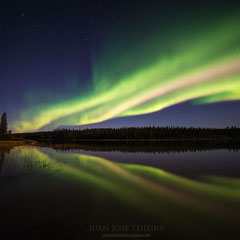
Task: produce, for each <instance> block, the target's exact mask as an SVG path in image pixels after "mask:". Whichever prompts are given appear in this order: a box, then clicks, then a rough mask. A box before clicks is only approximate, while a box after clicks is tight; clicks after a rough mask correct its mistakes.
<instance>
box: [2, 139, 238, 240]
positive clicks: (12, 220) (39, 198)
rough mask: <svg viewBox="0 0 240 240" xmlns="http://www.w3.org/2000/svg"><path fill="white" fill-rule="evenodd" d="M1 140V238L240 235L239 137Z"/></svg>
mask: <svg viewBox="0 0 240 240" xmlns="http://www.w3.org/2000/svg"><path fill="white" fill-rule="evenodd" d="M174 144H175V146H173V144H171V145H169V144H168V143H162V144H160V143H158V144H155V143H128V144H126V143H98V144H96V143H95V144H93V143H89V144H65V145H61V144H48V145H46V144H42V146H18V147H6V146H5V147H4V146H0V183H1V184H0V204H1V208H2V210H1V231H0V239H142V240H143V239H175V238H178V239H213V238H219V239H220V238H223V239H237V238H236V237H237V236H238V234H239V233H240V231H239V230H238V229H239V222H240V214H239V213H240V152H239V151H238V147H237V145H236V144H234V143H231V144H229V143H227V144H222V143H221V142H216V143H213V142H211V143H206V142H201V143H195V144H193V143H191V142H189V143H177V142H176V143H174Z"/></svg>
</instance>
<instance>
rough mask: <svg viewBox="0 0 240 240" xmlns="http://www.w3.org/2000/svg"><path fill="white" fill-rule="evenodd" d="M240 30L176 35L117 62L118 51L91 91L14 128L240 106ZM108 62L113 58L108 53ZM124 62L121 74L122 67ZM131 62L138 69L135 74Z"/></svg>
mask: <svg viewBox="0 0 240 240" xmlns="http://www.w3.org/2000/svg"><path fill="white" fill-rule="evenodd" d="M239 25H240V18H239V17H235V18H232V19H231V20H228V21H225V22H224V23H219V22H218V23H217V24H215V25H214V26H213V25H212V26H207V27H206V28H205V29H202V30H201V29H199V30H198V32H199V34H198V35H196V34H195V33H194V32H193V31H188V32H187V33H186V32H176V33H171V34H172V35H171V36H167V37H165V38H166V39H167V40H169V41H167V43H166V41H165V43H164V44H163V42H162V41H161V38H160V37H155V38H154V37H153V36H151V38H150V39H149V42H148V44H146V42H145V43H144V44H143V46H142V49H141V54H140V55H139V56H138V55H136V54H135V55H134V54H132V52H133V50H131V49H126V50H125V52H123V53H121V54H119V51H118V52H116V54H115V55H116V56H114V52H115V51H114V50H113V49H112V50H111V52H112V53H111V54H112V57H111V56H110V57H109V59H108V60H106V61H105V62H104V61H100V60H99V59H98V61H97V60H96V59H95V62H94V64H93V81H92V82H93V86H92V87H91V90H90V91H88V92H86V93H85V94H79V95H81V96H80V97H74V98H70V99H68V100H66V101H61V102H58V103H56V104H51V103H48V104H38V105H35V106H33V107H30V108H27V109H26V110H25V111H23V112H22V113H21V115H20V117H19V119H18V120H17V121H14V122H11V123H10V128H11V129H13V130H14V131H15V132H26V131H35V130H38V129H46V130H47V129H53V128H56V127H59V126H67V125H83V124H91V123H97V122H101V121H104V120H108V119H112V118H117V117H122V116H131V115H139V114H147V113H152V112H155V111H159V110H161V109H164V108H166V107H169V106H172V105H175V104H178V103H181V102H185V101H189V100H193V103H197V104H198V103H201V104H203V103H212V102H218V101H231V100H239V99H240V31H239ZM168 37H169V39H168ZM153 38H154V40H152V39H153ZM166 39H165V40H166ZM175 39H176V40H175ZM158 40H159V43H158V44H159V47H157V48H156V49H152V51H153V52H154V51H155V58H152V59H151V60H149V59H147V57H146V61H145V66H144V67H143V66H142V65H143V64H139V66H136V63H137V62H138V59H137V58H141V59H144V54H145V53H146V52H147V51H148V49H149V48H151V41H154V44H152V45H153V46H155V45H156V42H157V41H158ZM167 47H168V48H167ZM165 48H167V49H165ZM169 48H170V49H171V51H170V52H171V53H168V49H169ZM127 50H129V54H128V51H127ZM124 54H125V55H124ZM102 58H103V59H104V58H108V54H107V50H105V49H103V54H102ZM114 58H115V59H116V61H115V62H114ZM120 62H122V63H123V64H122V65H121V70H119V68H118V67H117V66H118V64H119V63H120ZM131 62H132V63H135V65H134V67H133V68H132V69H131ZM143 62H144V61H143ZM124 66H126V67H127V68H128V69H125V68H124ZM129 68H130V69H131V71H129ZM119 71H120V72H121V73H120V74H119Z"/></svg>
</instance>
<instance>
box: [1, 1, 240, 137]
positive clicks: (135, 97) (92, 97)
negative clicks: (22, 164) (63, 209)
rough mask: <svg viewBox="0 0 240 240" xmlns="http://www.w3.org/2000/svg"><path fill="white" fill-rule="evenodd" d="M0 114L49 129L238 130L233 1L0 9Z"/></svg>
mask: <svg viewBox="0 0 240 240" xmlns="http://www.w3.org/2000/svg"><path fill="white" fill-rule="evenodd" d="M0 11H1V14H0V79H1V88H0V89H1V94H0V113H1V112H7V114H8V122H9V129H12V130H13V131H15V132H25V131H36V130H51V129H55V128H57V127H62V126H64V127H71V128H73V127H74V128H79V127H86V126H87V127H122V126H149V125H151V126H152V125H155V126H167V125H168V126H195V127H198V126H200V127H227V126H238V127H240V121H239V120H240V101H239V100H240V30H239V29H240V27H239V26H240V3H237V1H232V2H231V1H225V2H223V1H188V2H187V1H160V0H159V1H149V0H148V1H134V0H133V1H129V0H128V1H123V0H115V1H104V0H103V1H101V0H99V1H80V0H79V1H78V0H72V1H70V0H68V1H40V0H39V1H37V0H35V1H21V0H19V1H4V0H2V1H1V2H0Z"/></svg>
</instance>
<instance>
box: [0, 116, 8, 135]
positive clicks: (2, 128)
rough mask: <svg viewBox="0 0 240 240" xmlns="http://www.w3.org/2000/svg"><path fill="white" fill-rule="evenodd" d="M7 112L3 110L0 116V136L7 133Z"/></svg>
mask: <svg viewBox="0 0 240 240" xmlns="http://www.w3.org/2000/svg"><path fill="white" fill-rule="evenodd" d="M7 128H8V125H7V114H6V113H5V112H4V113H3V114H2V117H1V123H0V136H4V135H6V134H7Z"/></svg>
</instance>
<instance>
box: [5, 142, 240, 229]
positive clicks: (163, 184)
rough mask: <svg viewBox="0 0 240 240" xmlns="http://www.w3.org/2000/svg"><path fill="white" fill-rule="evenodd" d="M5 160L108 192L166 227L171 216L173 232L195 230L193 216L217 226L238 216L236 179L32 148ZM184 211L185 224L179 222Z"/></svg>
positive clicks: (239, 197)
mask: <svg viewBox="0 0 240 240" xmlns="http://www.w3.org/2000/svg"><path fill="white" fill-rule="evenodd" d="M5 161H7V163H8V164H9V168H13V167H14V166H15V165H14V162H18V163H21V162H23V164H16V165H17V168H22V169H23V171H24V168H29V166H30V165H31V168H33V169H35V170H36V169H37V167H38V168H39V169H42V168H45V169H46V171H52V170H53V171H52V173H53V174H56V176H59V177H60V178H61V179H62V178H63V177H64V178H65V179H66V181H68V180H73V181H74V182H76V183H79V186H81V185H86V186H88V191H89V192H91V191H93V192H101V193H102V194H104V193H108V194H110V195H112V196H113V197H114V199H117V200H118V201H120V202H123V203H124V204H127V205H128V206H130V207H132V208H135V209H136V210H138V211H140V212H143V213H145V214H147V215H150V216H152V217H153V218H158V217H159V216H161V218H163V219H164V221H166V222H169V223H171V224H172V222H173V219H172V215H171V214H170V212H174V222H175V223H176V227H177V228H189V226H190V225H191V228H192V229H194V228H196V229H197V228H198V226H197V225H194V224H195V223H194V221H195V220H196V219H195V220H194V221H192V218H196V217H197V220H196V221H198V220H199V221H200V220H202V219H205V220H206V221H215V222H216V223H221V221H222V219H221V216H222V215H224V216H225V217H227V218H230V219H232V222H231V224H234V223H235V221H237V219H238V218H239V216H238V214H237V213H238V211H239V209H240V191H239V189H240V188H239V187H240V181H239V179H228V178H221V177H211V176H207V177H205V178H203V182H198V181H194V180H189V179H187V178H183V177H179V176H176V175H173V174H170V173H167V172H165V171H162V170H160V169H156V168H153V167H147V166H140V165H135V164H115V163H113V162H110V161H108V160H105V159H103V158H99V157H95V156H89V155H83V154H77V153H63V152H56V151H54V150H51V149H49V148H37V147H15V148H14V149H13V150H12V151H11V153H10V155H9V156H8V158H7V159H6V160H5ZM30 163H31V164H30ZM5 165H6V164H5ZM34 166H35V167H34ZM6 168H7V166H5V169H6ZM51 169H52V170H51ZM55 170H58V171H57V172H56V171H55ZM59 170H61V171H59ZM5 171H6V170H5ZM80 189H81V187H80ZM96 201H97V199H96ZM183 212H184V215H185V216H187V219H185V221H186V222H185V221H183V220H182V213H183ZM186 224H190V225H186Z"/></svg>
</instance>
